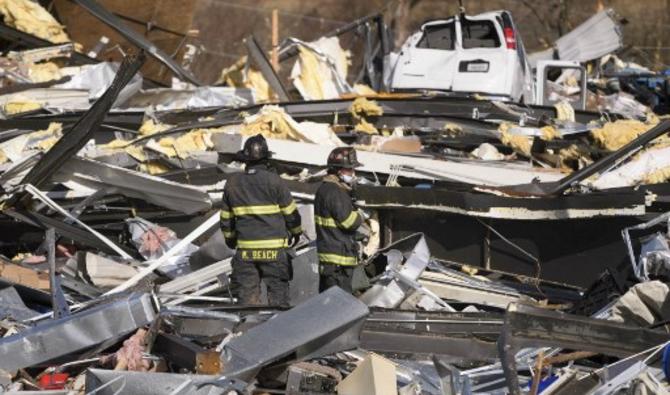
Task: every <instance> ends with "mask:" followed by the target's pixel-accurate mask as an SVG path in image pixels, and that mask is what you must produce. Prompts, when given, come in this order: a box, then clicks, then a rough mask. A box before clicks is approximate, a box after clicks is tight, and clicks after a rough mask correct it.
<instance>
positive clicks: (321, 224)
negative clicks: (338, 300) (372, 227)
mask: <svg viewBox="0 0 670 395" xmlns="http://www.w3.org/2000/svg"><path fill="white" fill-rule="evenodd" d="M362 222H363V219H362V218H361V215H360V214H359V213H358V212H357V211H356V210H355V209H354V206H353V204H352V203H351V196H350V195H349V191H348V190H347V189H346V187H345V186H344V185H342V184H341V183H340V182H339V180H338V179H337V177H335V176H333V175H329V176H327V177H326V178H325V179H324V182H323V183H322V184H321V186H320V187H319V189H318V191H317V192H316V196H315V198H314V223H315V225H316V247H317V251H318V256H319V262H321V263H326V264H335V265H345V266H354V265H356V264H357V263H358V251H357V245H356V239H355V235H356V229H358V227H359V226H360V225H361V223H362Z"/></svg>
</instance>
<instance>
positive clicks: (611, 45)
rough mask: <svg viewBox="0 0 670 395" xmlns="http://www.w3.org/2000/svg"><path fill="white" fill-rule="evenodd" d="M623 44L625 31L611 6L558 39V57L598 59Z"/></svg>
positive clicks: (585, 59) (583, 59)
mask: <svg viewBox="0 0 670 395" xmlns="http://www.w3.org/2000/svg"><path fill="white" fill-rule="evenodd" d="M622 46H623V31H622V29H621V26H620V25H619V23H618V22H617V20H616V14H615V13H614V11H613V10H612V9H611V8H609V9H606V10H603V11H601V12H599V13H597V14H595V15H593V16H592V17H591V18H589V19H587V20H586V21H585V22H584V23H582V24H581V25H579V26H577V27H576V28H575V29H574V30H572V31H570V32H569V33H568V34H566V35H564V36H562V37H560V38H559V39H558V40H556V49H557V50H558V58H559V59H561V60H574V61H577V62H587V61H589V60H593V59H598V58H600V57H602V56H604V55H607V54H609V53H612V52H614V51H616V50H617V49H619V48H621V47H622Z"/></svg>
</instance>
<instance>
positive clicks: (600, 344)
mask: <svg viewBox="0 0 670 395" xmlns="http://www.w3.org/2000/svg"><path fill="white" fill-rule="evenodd" d="M669 340H670V335H668V334H667V333H664V332H663V331H658V330H651V329H640V328H637V327H634V326H628V325H621V324H617V323H613V322H610V321H605V320H597V319H590V318H583V317H578V316H570V315H568V314H564V313H560V312H551V311H548V310H544V309H537V308H532V307H529V306H524V305H522V304H511V305H510V306H509V307H508V308H507V311H506V313H505V323H504V325H503V330H502V333H501V335H500V338H499V339H498V350H499V351H500V360H501V364H502V367H503V371H504V372H505V379H506V381H507V385H508V389H509V393H510V394H521V389H520V386H519V377H518V375H517V362H516V358H515V355H516V353H517V352H518V351H519V350H520V349H522V348H525V347H538V346H549V347H561V348H568V349H572V350H583V351H592V352H596V353H602V354H606V355H613V356H618V357H626V356H629V355H634V354H636V353H639V352H642V351H645V350H648V349H650V348H651V347H654V346H657V345H659V344H664V343H666V342H668V341H669Z"/></svg>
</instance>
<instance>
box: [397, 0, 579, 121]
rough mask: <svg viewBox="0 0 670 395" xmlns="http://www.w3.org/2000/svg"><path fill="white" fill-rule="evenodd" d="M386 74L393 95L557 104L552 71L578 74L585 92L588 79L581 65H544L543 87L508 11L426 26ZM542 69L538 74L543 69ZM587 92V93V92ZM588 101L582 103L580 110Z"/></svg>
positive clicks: (576, 105) (551, 62)
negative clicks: (425, 94) (424, 93)
mask: <svg viewBox="0 0 670 395" xmlns="http://www.w3.org/2000/svg"><path fill="white" fill-rule="evenodd" d="M387 66H388V67H385V71H387V72H388V74H387V75H386V84H387V86H388V88H390V90H391V91H396V92H397V91H437V92H449V93H450V94H466V95H472V94H477V95H479V96H482V97H486V98H490V99H493V100H505V101H514V102H524V103H529V104H542V105H548V104H552V103H551V100H549V99H548V97H547V96H548V92H547V89H546V88H547V82H546V78H548V73H547V72H548V71H549V70H551V69H553V68H558V69H559V70H558V71H560V70H563V69H565V68H569V69H577V70H576V73H577V75H578V76H579V77H581V81H580V82H583V85H584V88H585V82H586V79H585V77H586V75H585V71H584V70H583V67H582V66H580V65H579V64H578V63H567V62H564V61H563V62H554V61H551V60H549V61H543V62H542V65H541V66H542V67H541V69H542V72H541V73H538V79H537V81H541V83H538V82H536V78H535V77H534V74H533V71H532V70H531V67H530V65H529V62H528V58H527V56H526V51H525V48H524V46H523V41H522V40H521V37H520V35H519V32H518V30H517V28H516V26H515V25H514V22H513V20H512V16H511V14H510V13H509V12H508V11H492V12H486V13H483V14H479V15H474V16H470V15H465V14H460V15H455V16H452V17H449V18H446V19H439V20H434V21H429V22H426V23H424V24H423V25H422V26H421V28H420V29H419V31H417V32H416V33H414V34H412V35H411V36H410V37H409V38H408V39H407V40H406V41H405V43H404V44H403V45H402V47H401V48H400V51H399V52H398V53H391V54H390V55H389V58H388V59H387ZM539 66H540V64H538V70H539V69H540V67H539ZM584 91H585V89H584V90H583V91H582V92H584ZM583 102H584V101H583V100H581V98H580V99H579V100H576V101H575V103H573V106H574V107H575V108H583V106H584V103H583Z"/></svg>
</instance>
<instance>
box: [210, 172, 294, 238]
mask: <svg viewBox="0 0 670 395" xmlns="http://www.w3.org/2000/svg"><path fill="white" fill-rule="evenodd" d="M300 221H301V220H300V214H299V213H298V208H297V206H296V204H295V202H294V201H293V198H292V197H291V192H290V191H289V190H288V188H287V187H286V185H285V184H284V182H283V181H282V180H281V178H280V177H279V176H278V175H277V174H276V173H274V172H272V171H270V170H269V169H268V167H267V166H266V165H255V166H250V167H248V168H247V170H246V171H245V172H244V173H239V174H234V175H232V176H231V177H230V178H229V179H228V181H227V182H226V186H225V187H224V188H223V203H222V208H221V230H222V231H223V236H224V237H225V238H226V239H228V240H236V241H237V248H238V249H250V250H251V249H254V250H255V249H281V248H286V247H288V236H289V234H292V235H299V234H300V233H302V227H301V222H300Z"/></svg>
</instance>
